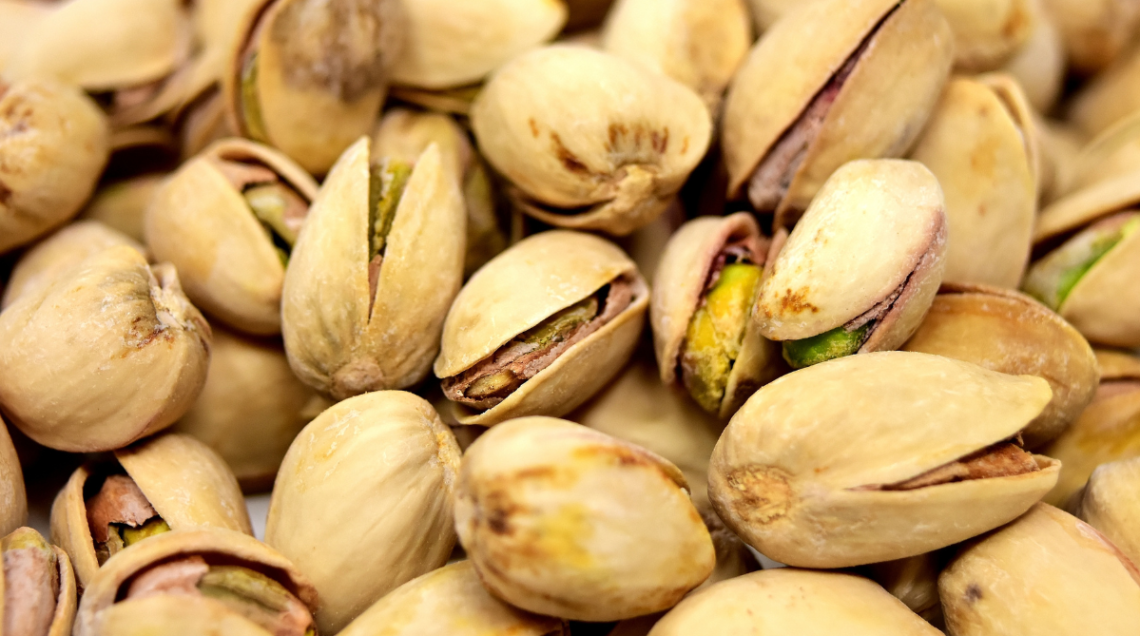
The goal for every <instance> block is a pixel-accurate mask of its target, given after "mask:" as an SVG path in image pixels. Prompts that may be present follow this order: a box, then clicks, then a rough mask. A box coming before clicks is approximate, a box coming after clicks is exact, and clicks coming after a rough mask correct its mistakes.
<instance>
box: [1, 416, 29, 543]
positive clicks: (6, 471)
mask: <svg viewBox="0 0 1140 636" xmlns="http://www.w3.org/2000/svg"><path fill="white" fill-rule="evenodd" d="M27 522H28V496H27V493H26V491H25V490H24V473H23V471H22V470H21V468H20V458H19V457H18V456H17V455H16V448H15V446H13V445H12V437H11V436H10V435H9V434H8V426H7V425H6V424H4V418H0V534H5V535H6V534H8V533H9V532H11V531H13V530H15V529H16V528H19V527H20V526H22V525H24V524H26V523H27Z"/></svg>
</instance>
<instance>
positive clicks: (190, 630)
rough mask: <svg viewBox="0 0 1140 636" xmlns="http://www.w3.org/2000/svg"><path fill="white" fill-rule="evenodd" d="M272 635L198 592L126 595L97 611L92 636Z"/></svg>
mask: <svg viewBox="0 0 1140 636" xmlns="http://www.w3.org/2000/svg"><path fill="white" fill-rule="evenodd" d="M156 634H162V635H163V636H201V635H202V634H211V635H212V634H219V635H221V634H225V636H274V635H273V634H271V633H270V632H269V631H268V630H266V629H265V628H264V627H261V626H260V625H258V624H257V623H254V622H253V621H250V620H249V619H247V618H245V617H243V616H241V615H240V614H236V613H234V612H231V611H229V609H227V608H226V607H225V606H222V605H221V604H219V603H216V602H214V601H212V600H210V599H207V598H203V597H197V596H184V595H178V596H175V595H167V596H148V597H144V598H141V599H129V600H126V601H122V602H119V603H115V604H114V605H112V606H110V607H108V608H107V609H105V610H103V611H102V612H100V614H99V620H98V622H97V627H96V628H95V630H94V631H93V632H92V636H154V635H156Z"/></svg>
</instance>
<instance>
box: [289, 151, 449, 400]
mask: <svg viewBox="0 0 1140 636" xmlns="http://www.w3.org/2000/svg"><path fill="white" fill-rule="evenodd" d="M370 145H371V144H370V142H369V140H368V139H367V138H364V139H361V140H360V141H358V142H357V143H355V144H353V146H352V147H351V148H349V149H348V150H347V151H345V153H344V156H343V157H341V158H340V160H339V161H338V162H337V164H336V166H334V167H333V170H332V172H331V173H330V174H329V177H328V179H327V180H326V181H325V182H324V185H322V187H321V190H320V193H319V194H318V195H317V199H316V200H315V201H314V202H313V206H312V208H311V209H310V212H309V215H308V217H306V219H305V224H304V226H303V227H302V231H301V235H300V238H299V239H298V240H297V243H296V245H295V246H294V248H293V254H292V257H291V260H290V263H289V269H288V271H287V272H286V274H285V286H284V289H283V291H282V306H281V311H282V316H281V319H282V335H284V337H285V351H286V353H287V354H288V356H289V364H290V365H292V367H293V371H294V372H296V374H297V376H298V377H299V378H301V380H302V381H303V382H305V384H308V385H309V386H311V387H313V388H315V389H317V390H318V391H320V392H322V393H324V394H327V395H331V396H332V397H333V398H334V399H344V398H346V397H349V396H352V395H358V394H360V393H364V392H365V391H375V390H379V389H401V388H407V387H411V386H414V385H416V384H418V383H419V382H421V381H422V380H423V379H424V377H426V376H427V374H428V372H429V370H430V368H431V362H432V359H433V358H434V357H435V355H436V352H437V351H438V347H439V334H440V330H441V329H442V328H443V320H444V316H445V315H446V313H447V308H448V307H449V306H450V305H451V302H452V299H454V298H455V295H456V293H457V292H458V291H459V287H460V285H461V284H462V281H463V258H464V249H463V248H464V237H465V234H466V229H465V220H466V213H465V211H464V206H463V195H462V194H461V192H460V186H459V182H458V178H457V175H455V173H454V172H453V171H452V170H450V169H449V167H448V166H447V165H446V164H445V163H444V159H443V154H442V153H441V152H440V149H439V146H438V144H434V143H433V144H431V145H429V146H428V148H427V150H425V151H424V152H423V153H422V154H421V155H420V156H419V158H418V159H417V161H416V162H415V163H414V164H408V163H405V162H403V161H400V160H399V159H390V158H383V159H380V160H372V159H370V158H369V155H370V151H369V148H370Z"/></svg>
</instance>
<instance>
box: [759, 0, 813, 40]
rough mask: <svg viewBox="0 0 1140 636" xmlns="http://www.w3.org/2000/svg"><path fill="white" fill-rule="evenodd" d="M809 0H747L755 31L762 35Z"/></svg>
mask: <svg viewBox="0 0 1140 636" xmlns="http://www.w3.org/2000/svg"><path fill="white" fill-rule="evenodd" d="M810 1H811V0H748V4H749V5H750V8H751V9H752V20H753V21H754V23H755V24H756V31H757V32H759V33H760V34H761V35H763V34H764V33H765V32H767V31H768V29H770V28H772V25H773V24H775V23H776V21H777V20H779V19H780V18H782V17H784V14H786V13H789V12H790V11H791V10H792V9H795V8H796V7H798V6H802V5H805V4H808V3H809V2H810Z"/></svg>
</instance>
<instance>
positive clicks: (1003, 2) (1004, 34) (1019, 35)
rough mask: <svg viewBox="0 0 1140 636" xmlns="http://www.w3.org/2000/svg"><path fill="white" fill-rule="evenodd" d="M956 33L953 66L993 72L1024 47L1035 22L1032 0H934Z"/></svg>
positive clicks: (973, 70) (971, 71)
mask: <svg viewBox="0 0 1140 636" xmlns="http://www.w3.org/2000/svg"><path fill="white" fill-rule="evenodd" d="M935 4H936V5H938V8H939V9H940V10H941V11H942V14H943V15H945V16H946V21H947V22H949V23H950V29H951V30H952V31H953V32H954V66H955V68H957V69H958V70H960V71H963V72H966V73H977V72H981V71H992V70H994V69H996V68H998V67H999V66H1001V65H1002V64H1003V63H1004V62H1006V61H1008V60H1009V59H1010V58H1011V57H1013V55H1014V54H1015V53H1016V52H1017V51H1018V50H1020V49H1022V48H1023V47H1024V46H1025V45H1026V43H1027V42H1028V41H1029V38H1030V37H1031V36H1032V34H1033V32H1034V30H1035V27H1036V22H1037V21H1038V20H1042V19H1044V16H1041V15H1039V14H1038V12H1035V11H1034V10H1033V8H1032V2H1031V1H1030V0H935Z"/></svg>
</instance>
